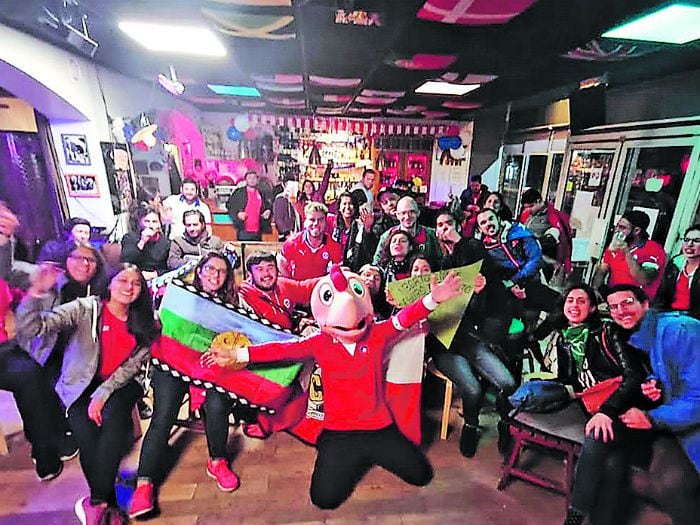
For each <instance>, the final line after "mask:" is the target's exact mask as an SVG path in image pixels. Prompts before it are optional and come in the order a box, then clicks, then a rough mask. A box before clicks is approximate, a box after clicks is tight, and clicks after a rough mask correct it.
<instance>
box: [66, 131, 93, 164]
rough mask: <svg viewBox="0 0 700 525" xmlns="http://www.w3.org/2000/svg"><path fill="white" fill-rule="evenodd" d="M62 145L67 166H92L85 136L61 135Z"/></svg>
mask: <svg viewBox="0 0 700 525" xmlns="http://www.w3.org/2000/svg"><path fill="white" fill-rule="evenodd" d="M61 144H62V145H63V154H64V155H65V157H66V164H68V165H70V166H89V165H90V153H89V152H88V145H87V138H86V137H85V135H69V134H64V135H61Z"/></svg>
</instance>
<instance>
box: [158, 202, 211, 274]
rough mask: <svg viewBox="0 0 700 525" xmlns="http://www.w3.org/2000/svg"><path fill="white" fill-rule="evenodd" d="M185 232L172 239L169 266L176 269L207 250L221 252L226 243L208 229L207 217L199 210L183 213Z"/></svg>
mask: <svg viewBox="0 0 700 525" xmlns="http://www.w3.org/2000/svg"><path fill="white" fill-rule="evenodd" d="M182 222H183V223H184V225H185V233H184V234H182V235H180V236H179V237H175V238H174V239H173V240H171V241H170V252H169V253H168V268H170V269H171V270H174V269H175V268H179V267H180V266H182V265H183V264H185V263H186V262H187V260H188V259H190V258H199V257H201V256H202V255H204V254H205V253H207V252H220V251H221V250H223V249H224V243H223V242H222V241H221V239H219V238H218V237H217V236H216V235H212V234H210V233H209V232H208V231H207V229H206V226H207V225H206V222H205V217H204V215H203V214H202V212H201V211H199V210H188V211H186V212H184V213H183V214H182Z"/></svg>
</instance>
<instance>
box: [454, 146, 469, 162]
mask: <svg viewBox="0 0 700 525" xmlns="http://www.w3.org/2000/svg"><path fill="white" fill-rule="evenodd" d="M466 153H467V152H466V150H465V149H464V146H463V145H462V146H460V147H459V148H455V149H451V150H450V157H452V158H453V159H455V160H460V159H463V158H464V156H465V155H466Z"/></svg>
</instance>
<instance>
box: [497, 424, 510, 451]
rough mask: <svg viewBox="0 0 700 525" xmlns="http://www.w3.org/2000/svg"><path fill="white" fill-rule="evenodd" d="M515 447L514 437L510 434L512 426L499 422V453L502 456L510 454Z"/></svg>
mask: <svg viewBox="0 0 700 525" xmlns="http://www.w3.org/2000/svg"><path fill="white" fill-rule="evenodd" d="M512 446H513V436H511V434H510V425H509V424H508V423H507V422H505V421H499V422H498V452H500V454H501V455H502V456H506V455H508V454H509V453H510V450H511V447H512Z"/></svg>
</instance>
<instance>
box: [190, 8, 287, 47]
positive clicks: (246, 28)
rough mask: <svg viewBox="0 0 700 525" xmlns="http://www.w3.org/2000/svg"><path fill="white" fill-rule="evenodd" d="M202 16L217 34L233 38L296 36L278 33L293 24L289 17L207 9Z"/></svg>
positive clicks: (282, 37) (276, 38)
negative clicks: (210, 23) (213, 25)
mask: <svg viewBox="0 0 700 525" xmlns="http://www.w3.org/2000/svg"><path fill="white" fill-rule="evenodd" d="M202 14H203V15H204V16H205V17H207V18H208V19H209V20H211V21H212V22H214V24H215V27H216V29H217V30H218V31H219V32H221V33H223V34H225V35H229V36H233V37H238V38H259V39H262V40H290V39H292V38H296V36H297V35H296V33H282V32H279V31H281V30H282V29H284V28H286V27H287V26H288V25H290V24H291V23H292V22H294V17H293V16H289V15H284V16H278V15H261V14H251V13H234V12H230V11H220V10H217V9H208V8H204V9H202Z"/></svg>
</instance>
